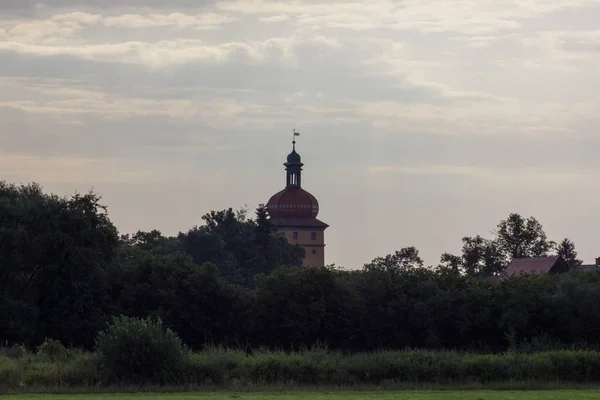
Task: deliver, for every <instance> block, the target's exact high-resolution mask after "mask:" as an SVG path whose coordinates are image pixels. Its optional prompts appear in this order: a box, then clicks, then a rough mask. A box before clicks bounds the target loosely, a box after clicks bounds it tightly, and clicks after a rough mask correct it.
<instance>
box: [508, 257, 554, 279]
mask: <svg viewBox="0 0 600 400" xmlns="http://www.w3.org/2000/svg"><path fill="white" fill-rule="evenodd" d="M559 258H560V257H559V256H553V257H532V258H515V259H513V260H512V261H511V262H510V264H508V267H506V275H508V276H511V275H519V274H523V273H527V274H529V273H537V274H548V273H549V272H550V270H551V269H552V267H554V265H555V264H556V262H557V261H558V260H559Z"/></svg>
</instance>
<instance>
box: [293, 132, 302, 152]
mask: <svg viewBox="0 0 600 400" xmlns="http://www.w3.org/2000/svg"><path fill="white" fill-rule="evenodd" d="M296 136H300V132H296V129H294V137H293V139H292V148H293V150H296Z"/></svg>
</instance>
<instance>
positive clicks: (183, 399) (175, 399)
mask: <svg viewBox="0 0 600 400" xmlns="http://www.w3.org/2000/svg"><path fill="white" fill-rule="evenodd" d="M598 398H600V390H552V391H399V392H387V391H378V392H329V393H328V392H281V393H273V392H270V393H236V392H221V393H144V394H139V393H138V394H118V393H115V394H97V395H96V394H87V395H44V394H36V395H10V396H2V399H3V400H41V399H44V400H117V399H125V400H158V399H166V400H231V399H239V400H244V399H247V400H263V399H264V400H370V399H373V400H375V399H386V400H442V399H444V400H546V399H548V400H571V399H578V400H580V399H584V400H585V399H598Z"/></svg>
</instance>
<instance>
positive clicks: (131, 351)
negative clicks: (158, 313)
mask: <svg viewBox="0 0 600 400" xmlns="http://www.w3.org/2000/svg"><path fill="white" fill-rule="evenodd" d="M96 350H97V353H98V360H99V362H100V366H101V368H102V369H103V373H104V374H105V378H107V379H108V380H110V381H119V382H121V383H155V384H166V383H177V382H178V381H181V380H182V376H183V370H184V369H185V363H186V354H185V351H184V348H183V345H182V343H181V340H180V339H179V337H178V336H177V334H176V333H175V332H173V331H172V330H171V329H168V328H167V329H165V327H164V326H163V323H162V321H161V319H160V318H159V319H157V320H152V319H150V318H146V319H138V318H128V317H124V316H121V317H116V318H113V322H112V324H111V325H110V326H109V327H108V328H107V329H106V330H105V331H102V332H100V333H99V334H98V337H97V338H96Z"/></svg>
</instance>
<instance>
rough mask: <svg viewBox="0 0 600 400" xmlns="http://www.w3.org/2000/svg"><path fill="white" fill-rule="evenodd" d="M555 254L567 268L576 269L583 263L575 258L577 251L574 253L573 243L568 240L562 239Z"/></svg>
mask: <svg viewBox="0 0 600 400" xmlns="http://www.w3.org/2000/svg"><path fill="white" fill-rule="evenodd" d="M556 253H557V254H558V255H559V256H561V257H562V258H563V259H564V260H565V261H566V262H567V264H569V268H576V267H578V266H580V265H581V264H582V262H583V261H581V260H580V259H578V258H577V251H575V243H573V241H571V240H570V239H568V238H564V239H563V240H562V241H561V242H560V243H559V244H558V245H557V246H556Z"/></svg>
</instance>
